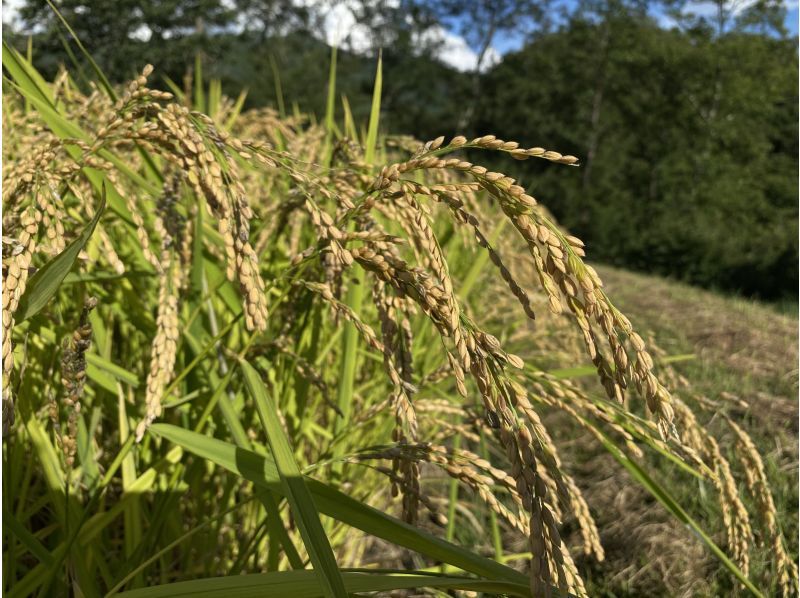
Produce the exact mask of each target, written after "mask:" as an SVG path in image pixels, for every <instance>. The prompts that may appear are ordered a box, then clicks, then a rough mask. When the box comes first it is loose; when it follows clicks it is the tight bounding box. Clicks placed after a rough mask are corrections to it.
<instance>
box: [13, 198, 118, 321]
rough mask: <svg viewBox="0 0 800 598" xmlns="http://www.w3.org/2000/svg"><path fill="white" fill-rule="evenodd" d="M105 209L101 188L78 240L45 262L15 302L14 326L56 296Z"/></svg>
mask: <svg viewBox="0 0 800 598" xmlns="http://www.w3.org/2000/svg"><path fill="white" fill-rule="evenodd" d="M105 205H106V194H105V187H104V188H103V194H102V196H101V198H100V205H98V206H97V211H96V212H95V214H94V217H93V218H92V220H91V222H89V224H87V225H86V227H84V229H83V231H82V232H81V234H80V235H78V237H77V238H76V239H75V240H74V241H72V242H71V243H70V244H69V245H67V247H66V248H65V249H64V251H62V252H61V253H59V254H58V255H57V256H56V257H54V258H53V259H52V260H50V261H49V262H47V263H46V264H45V265H44V266H43V267H42V268H41V269H40V270H39V271H37V272H36V274H34V275H33V276H32V277H31V279H30V281H29V282H28V286H27V288H26V289H25V294H24V295H22V297H21V298H20V300H19V307H18V308H17V312H16V314H15V316H14V318H15V320H16V321H17V322H23V321H24V320H27V319H28V318H31V317H33V316H35V315H36V314H37V313H39V312H40V311H41V310H42V308H44V306H45V305H47V302H48V301H50V299H51V298H52V297H53V295H55V294H56V291H57V290H58V287H59V286H61V282H62V281H63V280H64V278H65V277H66V276H67V274H69V271H70V270H71V269H72V266H73V264H74V263H75V259H76V258H77V257H78V254H79V253H80V252H81V249H83V247H84V245H86V242H87V241H88V240H89V237H91V236H92V233H93V232H94V229H95V226H97V223H98V222H99V221H100V216H102V214H103V210H104V209H105Z"/></svg>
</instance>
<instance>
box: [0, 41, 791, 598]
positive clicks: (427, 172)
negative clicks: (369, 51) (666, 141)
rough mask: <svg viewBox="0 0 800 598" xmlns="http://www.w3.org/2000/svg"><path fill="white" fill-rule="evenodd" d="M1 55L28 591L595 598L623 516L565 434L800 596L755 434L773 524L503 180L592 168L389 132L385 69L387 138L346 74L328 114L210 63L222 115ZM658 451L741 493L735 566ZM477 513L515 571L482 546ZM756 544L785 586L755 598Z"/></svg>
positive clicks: (7, 411) (706, 539)
mask: <svg viewBox="0 0 800 598" xmlns="http://www.w3.org/2000/svg"><path fill="white" fill-rule="evenodd" d="M3 65H4V68H5V70H6V73H7V74H8V78H7V79H5V80H4V110H5V113H4V121H3V122H4V129H3V132H4V141H5V143H4V146H3V157H4V162H3V206H4V211H3V225H4V232H3V234H4V237H3V283H4V284H3V332H4V335H3V374H4V375H3V423H4V444H3V459H4V474H3V491H4V498H3V517H4V523H5V525H4V528H3V533H4V556H5V558H4V570H3V573H4V589H5V590H6V591H7V592H8V595H9V596H27V595H69V594H74V595H83V596H100V595H106V596H110V595H115V594H119V595H121V596H123V595H124V596H131V597H134V596H181V595H193V594H195V593H200V592H202V593H203V595H208V596H211V595H220V596H222V595H229V594H231V593H233V594H234V595H237V596H256V595H258V596H263V595H265V594H267V593H271V595H276V596H282V595H293V596H318V595H319V596H345V595H347V594H352V593H364V592H389V591H407V592H417V593H425V594H431V595H437V594H445V593H447V592H455V591H457V592H462V593H464V594H465V595H474V594H475V593H483V594H486V595H519V596H550V595H574V596H585V595H587V591H586V589H585V584H584V576H583V573H582V570H581V567H580V566H579V565H578V564H576V559H577V557H578V556H580V557H581V558H591V559H597V560H602V559H603V558H604V550H603V546H602V542H601V538H600V531H599V530H598V527H597V524H596V523H595V519H594V517H593V514H592V513H593V511H594V512H597V511H598V510H602V509H603V505H602V504H588V502H587V500H586V499H585V498H584V495H583V493H582V491H581V488H580V485H579V484H578V483H577V482H576V480H575V479H574V478H573V476H571V475H570V466H569V464H568V462H567V460H566V459H565V458H564V456H563V455H562V451H561V450H560V448H559V447H558V446H557V443H556V442H555V441H554V440H553V437H552V430H549V429H548V427H547V426H546V425H545V423H544V419H543V418H544V415H545V414H550V413H560V414H562V415H563V416H564V418H565V420H564V421H567V422H568V425H570V426H575V427H577V428H579V429H581V430H584V431H588V432H589V433H590V434H592V435H593V436H594V437H595V438H596V440H597V442H598V443H599V444H600V445H602V446H603V447H604V448H605V449H606V450H607V451H608V452H609V453H610V454H611V455H613V456H614V458H615V459H617V461H618V462H619V464H620V466H621V467H624V468H626V469H627V470H628V471H629V473H630V474H631V476H632V477H633V478H634V480H635V481H636V482H638V483H639V484H641V485H642V486H643V487H644V488H645V489H646V490H647V491H648V492H649V493H651V494H652V496H653V497H654V498H655V499H656V500H657V501H658V502H659V503H661V505H662V507H663V508H666V509H667V510H669V511H670V512H671V513H672V514H673V515H674V516H675V517H676V520H677V521H678V522H680V524H682V525H684V526H686V527H687V528H688V530H687V535H688V534H692V533H693V534H695V535H696V536H697V537H699V538H701V540H702V542H703V543H704V544H705V546H706V547H707V550H709V551H710V552H711V553H712V554H713V555H714V556H715V557H716V558H717V559H719V561H720V564H721V566H722V567H724V568H725V569H726V570H727V571H729V572H730V574H731V576H732V579H733V580H734V581H733V582H732V583H733V584H735V586H736V587H737V588H740V589H744V590H746V591H749V592H750V593H752V594H754V595H759V596H761V595H765V594H771V593H774V592H779V593H781V594H783V595H793V594H794V593H796V591H797V568H796V566H795V564H794V562H793V561H792V559H791V557H790V556H789V555H788V553H787V551H786V548H785V545H784V540H783V538H782V535H781V531H780V525H779V522H778V520H777V518H776V509H775V507H774V504H773V501H772V497H771V494H770V490H769V485H768V483H767V481H766V476H765V474H764V469H763V464H762V463H761V459H760V457H759V455H758V452H757V451H756V450H755V449H754V447H753V444H752V442H751V441H750V440H749V437H748V436H747V434H746V433H745V432H744V431H743V430H742V429H741V427H739V426H738V425H737V424H736V423H735V422H733V421H731V422H730V427H731V429H732V431H733V432H734V433H735V435H736V438H737V443H738V446H739V448H738V449H737V457H738V458H739V459H741V461H742V463H743V465H744V471H745V472H746V476H745V479H744V486H743V487H744V490H746V492H747V493H749V494H752V496H753V497H754V501H753V503H752V504H754V505H755V507H756V508H755V511H754V512H753V511H752V510H751V512H748V509H747V507H746V506H745V501H744V499H743V497H742V496H741V495H740V486H742V484H741V483H740V482H739V481H738V480H737V479H735V478H734V474H733V473H732V467H731V464H730V462H729V460H728V458H726V456H725V455H724V454H723V453H722V452H721V451H720V449H719V445H718V443H717V440H716V439H715V438H714V437H713V436H712V435H711V434H710V433H708V432H707V431H706V429H705V427H704V425H703V423H702V422H701V421H700V419H699V418H701V417H703V414H702V412H698V413H696V412H695V411H696V410H693V409H692V408H690V405H694V404H697V401H698V397H695V396H694V395H693V393H692V391H691V389H690V388H686V386H685V384H683V383H682V381H681V380H680V379H679V377H678V376H677V375H676V374H675V372H673V371H672V370H671V369H670V367H669V365H668V361H669V359H664V356H663V355H661V354H660V352H659V350H658V348H657V347H655V348H653V347H652V346H651V347H650V348H648V347H649V345H647V344H646V343H645V341H644V340H643V338H642V336H640V335H639V334H637V332H636V331H635V329H634V326H633V325H632V323H631V322H630V321H629V320H628V319H627V318H626V317H625V315H623V314H622V313H621V312H620V311H619V310H618V309H617V308H616V307H615V306H614V304H613V303H612V300H611V298H609V297H608V296H607V295H606V293H605V292H604V290H603V285H602V281H601V280H600V278H599V277H598V275H597V273H596V272H595V271H594V269H593V268H592V267H591V266H589V265H588V264H586V263H585V262H584V260H583V258H584V257H585V251H584V247H583V244H582V242H581V241H580V240H579V239H577V238H575V237H573V236H571V235H569V234H568V232H567V231H564V230H562V229H561V228H560V227H559V226H558V224H557V223H556V222H555V221H554V220H553V218H552V217H551V216H550V215H549V213H548V212H547V210H546V209H545V208H544V207H543V206H542V205H540V204H539V203H538V202H537V200H536V199H534V198H533V197H532V196H531V195H530V194H529V193H528V192H527V191H526V189H525V188H524V187H523V186H522V185H520V184H519V183H518V182H517V181H515V180H513V179H512V178H510V177H508V176H506V175H505V174H503V173H501V172H493V171H490V170H487V169H486V168H484V167H483V166H481V165H480V164H479V162H480V156H481V155H482V152H496V153H499V154H502V155H504V156H506V157H508V158H509V159H517V160H525V159H537V160H545V161H549V162H550V163H551V165H552V167H553V168H570V167H575V166H576V165H577V164H578V158H576V157H574V156H568V155H562V154H560V153H558V152H556V151H553V150H549V149H544V148H539V147H533V148H523V147H521V146H519V145H518V144H517V143H516V142H513V141H505V140H502V139H497V138H495V137H494V136H493V135H484V136H481V137H478V138H476V139H472V140H468V139H466V138H464V137H461V136H459V137H455V138H453V139H449V140H446V139H444V138H443V137H439V138H437V139H434V140H432V141H429V142H427V143H420V142H417V141H415V140H412V139H408V138H405V137H392V136H390V135H381V134H380V126H379V120H380V118H379V117H380V99H381V77H382V73H381V65H380V61H379V62H378V65H377V72H376V82H375V93H374V99H373V107H372V113H371V116H370V120H369V122H368V123H367V126H366V128H365V132H364V133H359V131H358V129H357V125H356V123H354V121H353V118H352V116H351V115H350V114H349V111H348V108H347V104H346V103H344V104H343V113H344V119H343V123H340V122H339V120H338V119H337V118H336V112H337V110H336V108H337V107H336V102H335V97H336V96H335V93H336V92H335V60H334V61H332V75H331V81H330V87H329V90H328V93H329V99H330V101H329V103H328V114H327V115H326V117H325V119H324V120H323V121H322V123H321V124H319V123H317V122H316V121H315V120H314V119H313V118H310V117H309V116H306V115H303V114H294V115H292V116H281V115H279V114H278V113H277V112H275V111H272V110H270V109H259V110H252V111H247V112H242V111H241V107H242V99H243V98H240V99H239V100H238V101H232V100H230V99H228V98H225V97H223V96H222V94H221V92H220V87H219V85H218V84H214V83H212V84H211V85H210V86H209V87H208V88H206V86H205V85H204V83H203V81H202V77H201V76H200V73H199V69H198V72H197V74H196V77H195V83H196V85H195V89H194V92H193V93H192V92H189V91H184V90H181V89H179V88H177V87H175V88H174V89H172V91H171V92H167V91H159V90H156V89H153V88H151V87H150V86H149V85H150V83H149V80H150V79H151V76H152V73H153V68H152V67H150V66H147V67H145V68H144V69H143V71H142V74H141V75H140V76H139V77H137V78H136V79H134V80H133V81H131V82H130V83H129V85H128V86H127V87H125V88H124V89H114V88H113V87H112V86H110V85H108V84H107V82H105V81H104V79H102V78H100V79H98V81H99V82H98V83H97V84H96V85H93V87H92V89H91V90H88V91H86V90H81V88H80V86H79V85H78V84H77V83H76V82H75V81H74V80H73V78H72V77H71V75H70V73H69V72H67V71H62V72H61V74H60V75H59V76H58V77H57V79H56V80H55V81H53V82H46V81H44V80H43V78H42V77H41V76H40V75H39V74H38V73H37V72H36V71H35V69H34V68H33V67H32V65H31V63H30V62H29V61H28V60H27V59H26V58H24V57H23V56H21V55H20V54H19V53H17V52H16V51H14V50H13V49H11V48H9V47H7V46H4V48H3ZM476 161H477V163H476ZM521 254H522V255H525V256H526V257H525V258H524V259H523V258H521V257H519V256H520V255H521ZM509 256H510V259H509ZM528 261H530V271H529V274H531V275H526V272H525V270H527V268H528ZM508 314H514V316H513V317H511V318H509V317H508ZM516 315H519V316H520V317H521V318H524V320H519V319H516ZM525 320H527V321H534V320H535V324H534V329H535V332H530V333H525V334H520V333H519V332H516V333H515V330H517V331H519V330H527V329H524V328H522V327H520V324H519V322H520V321H523V322H524V321H525ZM498 322H501V324H500V325H498V326H497V327H496V328H492V325H493V324H497V323H498ZM502 322H506V323H508V322H512V323H513V326H511V327H509V326H507V325H502ZM501 339H502V340H501ZM512 346H513V349H512ZM520 355H521V356H520ZM654 356H655V357H654ZM588 363H591V365H586V364H588ZM559 368H560V369H559ZM587 371H588V373H590V374H591V375H592V377H593V383H592V384H585V383H583V378H581V379H578V377H580V376H583V375H584V374H586V373H587ZM573 458H574V457H573V456H570V459H573ZM648 458H657V459H664V460H668V461H669V462H670V463H672V465H673V466H674V467H675V468H677V469H678V470H680V471H681V472H682V474H683V475H685V477H686V478H687V479H689V480H705V481H707V482H708V483H709V484H710V485H711V486H712V487H713V488H714V490H715V491H716V495H717V499H718V503H719V508H720V509H721V511H722V514H723V520H724V530H723V531H724V536H723V537H724V544H723V546H722V547H720V546H719V545H718V543H717V542H715V540H714V539H713V538H712V535H713V536H714V537H715V538H716V537H718V534H716V533H715V532H716V531H718V530H708V529H706V526H705V525H704V523H703V522H702V521H701V520H700V519H698V518H697V517H696V516H693V515H692V514H690V513H689V512H688V511H687V510H686V509H685V508H684V507H682V506H681V505H679V504H678V503H677V502H676V501H675V499H674V498H673V497H672V494H671V493H670V492H669V489H668V488H666V487H664V486H662V485H661V484H660V483H659V482H658V481H657V480H656V479H654V478H653V477H652V476H651V475H650V474H649V472H648V469H647V459H648ZM460 490H463V491H465V492H467V493H468V494H469V495H470V496H472V497H474V499H471V500H469V501H465V502H461V501H459V499H458V497H459V491H460ZM747 500H748V501H749V500H750V499H749V498H748V499H747ZM464 505H467V506H468V508H464ZM469 518H480V519H481V520H483V519H485V518H488V523H487V524H486V525H485V526H483V527H482V529H483V531H484V533H485V534H487V535H489V536H491V542H490V543H491V546H492V549H493V550H492V552H491V553H489V554H486V553H485V552H484V551H482V550H480V549H479V548H477V547H470V546H460V545H458V544H456V543H455V542H454V538H455V535H456V534H455V532H456V525H457V523H456V520H457V519H459V520H468V519H469ZM565 526H569V527H570V529H572V530H573V531H574V532H575V533H572V534H571V535H570V536H569V538H572V540H569V541H567V540H568V538H567V537H566V536H565V535H564V533H563V530H564V527H565ZM756 526H758V527H757V528H756ZM756 530H758V531H756ZM519 538H521V539H523V540H524V543H525V549H524V550H523V551H522V552H521V553H520V552H519V551H514V550H513V549H512V546H513V545H515V544H514V541H515V539H519ZM575 538H577V539H578V540H577V541H575V540H574V539H575ZM758 542H760V543H762V544H765V545H767V546H769V547H770V550H771V553H772V557H773V561H774V562H773V563H772V565H771V569H770V570H769V571H770V572H771V575H770V577H769V579H768V578H766V577H764V576H762V577H760V578H758V579H756V578H754V579H750V577H749V574H750V572H749V556H750V554H751V553H752V551H753V549H754V545H755V544H756V543H758ZM511 562H513V563H514V564H515V565H517V567H512V566H509V563H511Z"/></svg>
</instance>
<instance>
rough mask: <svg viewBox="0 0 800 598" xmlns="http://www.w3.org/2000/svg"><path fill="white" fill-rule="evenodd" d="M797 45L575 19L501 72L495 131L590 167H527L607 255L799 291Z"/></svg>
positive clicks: (775, 290) (697, 278)
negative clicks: (565, 170)
mask: <svg viewBox="0 0 800 598" xmlns="http://www.w3.org/2000/svg"><path fill="white" fill-rule="evenodd" d="M604 39H605V40H606V41H605V42H603V41H602V40H604ZM795 44H796V42H795V41H794V40H791V41H790V40H782V39H779V38H775V37H770V36H765V35H760V34H754V33H750V32H747V31H744V30H741V29H734V30H732V31H730V32H727V33H724V34H723V35H722V36H719V35H717V34H716V32H715V31H714V30H712V29H711V28H693V29H688V30H685V31H684V30H679V29H675V30H672V31H667V30H664V29H662V28H660V27H658V26H657V25H656V24H655V23H654V22H652V21H649V20H648V19H646V18H644V17H643V16H642V15H641V14H636V13H631V12H620V13H617V14H615V15H607V16H606V17H605V18H603V19H602V20H599V21H598V20H597V19H596V18H580V17H579V16H575V17H574V18H573V19H572V20H571V21H570V22H569V24H568V25H567V26H566V27H564V28H562V29H560V30H559V31H557V32H554V33H551V34H548V35H546V36H542V37H540V38H538V39H536V40H535V41H534V42H533V43H531V44H530V45H529V46H528V47H526V48H524V49H523V50H522V51H521V52H519V53H516V54H514V55H511V56H508V57H506V58H505V60H504V61H503V63H502V64H501V65H499V66H498V67H497V68H496V69H494V70H493V72H492V73H490V75H489V76H488V77H487V80H486V82H485V89H490V90H493V92H492V93H491V94H486V95H485V96H484V103H483V107H482V113H481V125H482V126H481V128H483V129H486V130H492V132H496V133H497V134H499V135H502V136H503V137H505V138H510V139H515V138H520V137H522V139H521V140H522V141H523V142H526V143H531V144H536V145H544V146H546V147H552V148H554V149H558V150H560V151H564V152H569V153H572V154H575V155H577V156H579V157H581V158H582V159H583V160H584V164H583V166H582V168H577V169H574V171H573V172H570V173H568V174H566V175H565V174H564V173H563V172H558V173H552V169H544V168H542V166H541V165H538V164H533V163H529V162H524V163H521V164H520V166H519V172H518V173H517V174H519V175H520V176H522V177H523V179H524V180H525V181H526V182H528V183H531V182H532V181H533V184H534V186H536V187H539V188H547V195H548V197H556V198H557V199H556V202H555V203H554V204H553V203H552V202H551V205H553V206H554V210H555V211H556V216H558V217H559V219H560V220H561V221H562V222H563V223H564V224H565V225H566V226H567V227H569V228H571V229H572V230H573V231H575V232H576V234H578V235H579V236H582V237H584V238H585V239H586V240H587V241H588V243H589V250H590V255H591V256H593V257H594V258H595V259H601V260H605V261H610V262H613V263H618V264H623V265H626V266H628V267H634V268H638V269H643V270H653V271H657V272H660V273H665V274H673V275H681V276H684V277H685V278H687V279H689V280H690V281H692V282H696V283H701V284H705V285H709V286H718V287H724V288H728V289H733V290H739V291H743V292H746V293H749V294H760V295H762V296H765V297H777V296H780V295H783V294H787V295H791V294H794V293H795V292H796V288H797V286H796V284H797V213H798V211H797V188H796V180H797V117H798V113H797V87H796V70H797V52H796V45H795ZM598 48H601V49H602V51H600V52H598ZM522 73H524V74H525V76H521V74H522ZM598 90H599V92H598ZM598 96H599V97H598ZM524 131H529V132H530V134H528V135H525V134H524V133H523V132H524Z"/></svg>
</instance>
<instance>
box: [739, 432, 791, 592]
mask: <svg viewBox="0 0 800 598" xmlns="http://www.w3.org/2000/svg"><path fill="white" fill-rule="evenodd" d="M725 421H726V422H727V423H728V425H729V426H730V428H731V430H733V433H734V437H735V439H736V449H737V456H738V457H739V460H740V461H741V462H742V465H743V466H744V473H745V481H746V483H747V489H748V491H749V492H750V495H751V496H752V497H753V500H754V502H755V504H756V513H757V515H758V518H759V520H760V521H761V525H762V526H763V528H764V531H765V532H766V534H765V536H766V537H765V538H764V540H763V543H764V545H766V546H768V548H769V549H770V551H771V554H772V558H773V559H774V567H775V569H774V571H775V575H776V577H777V581H778V587H779V588H780V591H781V594H782V595H783V596H796V595H797V592H798V571H797V563H795V561H794V559H793V558H792V557H791V555H789V554H788V553H787V551H786V546H785V545H784V541H783V534H782V533H781V530H780V527H779V526H778V517H777V515H778V513H777V510H776V509H775V501H774V500H773V498H772V491H771V490H770V487H769V480H768V478H767V474H766V472H765V471H764V462H763V460H762V459H761V455H760V454H759V453H758V449H757V448H756V446H755V444H753V440H752V438H750V436H749V435H748V434H747V432H745V431H744V430H743V429H742V428H741V427H740V426H739V425H738V424H737V423H736V422H734V421H733V420H732V419H731V418H730V417H728V416H725Z"/></svg>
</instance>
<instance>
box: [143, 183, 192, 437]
mask: <svg viewBox="0 0 800 598" xmlns="http://www.w3.org/2000/svg"><path fill="white" fill-rule="evenodd" d="M182 179H183V175H182V174H180V173H179V172H175V173H173V174H172V175H171V176H168V177H167V178H166V181H165V182H164V188H163V191H162V194H161V197H160V198H159V201H158V205H157V217H156V219H155V226H154V228H155V230H156V232H157V234H158V235H159V236H160V238H161V264H163V266H162V269H161V271H160V272H159V275H158V285H159V286H158V312H157V315H156V336H155V338H154V339H153V342H152V345H151V348H150V370H149V372H148V374H147V384H146V388H145V417H144V419H142V420H141V421H140V422H139V424H138V425H137V426H136V441H137V442H140V441H141V440H142V438H143V436H144V433H145V431H146V430H147V428H148V427H149V426H150V424H151V423H153V421H154V420H155V419H156V418H157V417H159V416H160V415H161V400H162V398H164V396H163V395H164V393H165V392H166V389H167V386H168V385H169V383H170V382H171V380H172V378H173V376H174V374H175V371H174V370H175V367H174V366H175V359H176V356H177V352H178V339H179V337H180V332H179V319H178V310H179V298H180V291H181V289H182V288H183V286H184V280H185V276H186V271H187V269H188V263H182V259H181V258H182V256H183V255H184V253H183V251H182V249H183V237H184V235H185V234H186V219H185V218H184V217H183V216H182V215H181V214H180V213H179V212H178V210H177V203H178V199H179V192H180V185H181V181H182Z"/></svg>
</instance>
